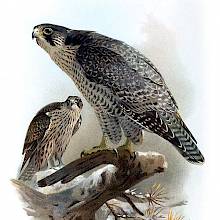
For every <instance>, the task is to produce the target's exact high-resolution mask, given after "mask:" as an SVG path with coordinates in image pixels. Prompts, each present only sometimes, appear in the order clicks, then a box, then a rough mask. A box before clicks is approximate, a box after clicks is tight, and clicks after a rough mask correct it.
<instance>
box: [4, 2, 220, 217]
mask: <svg viewBox="0 0 220 220" xmlns="http://www.w3.org/2000/svg"><path fill="white" fill-rule="evenodd" d="M217 2H218V1H214V0H213V1H209V0H203V1H201V0H194V1H192V0H182V1H179V0H105V1H104V0H80V1H76V0H72V1H70V0H66V1H65V0H63V1H58V0H56V1H55V0H48V1H46V0H38V1H27V0H23V1H15V0H13V1H10V0H8V1H5V2H4V3H3V2H1V13H0V14H1V15H0V16H1V19H0V24H1V35H0V42H1V44H0V45H1V51H2V52H1V73H0V83H1V85H0V90H1V91H0V95H1V114H0V119H1V140H3V141H2V142H1V145H2V146H1V156H2V157H1V160H0V163H1V164H0V165H1V168H2V171H1V174H0V180H1V184H0V196H1V203H0V210H1V214H2V215H3V217H4V218H3V219H22V220H23V219H30V217H27V216H26V214H25V212H24V211H23V210H22V206H21V203H20V201H19V198H18V196H17V194H16V192H15V190H14V189H13V187H12V185H11V184H10V182H9V180H10V178H14V177H16V175H17V170H18V167H19V166H20V163H21V152H22V147H23V141H24V138H25V134H26V130H27V126H28V125H29V123H30V120H31V119H32V118H33V116H34V115H35V113H36V112H37V111H38V110H39V109H40V108H41V107H43V106H44V105H46V104H48V103H50V102H54V101H61V100H64V99H66V97H67V96H69V95H73V94H78V95H79V93H78V92H77V90H76V88H75V86H74V85H73V83H72V81H71V80H70V79H69V78H68V77H67V76H66V75H65V74H64V73H63V72H62V71H61V70H60V69H59V68H58V67H57V66H56V65H55V64H54V63H53V62H52V61H51V60H50V58H49V56H48V55H47V54H46V53H45V52H44V51H43V50H42V49H41V48H39V47H38V46H37V44H36V43H35V42H34V41H32V39H31V33H32V29H33V27H34V26H35V25H37V24H40V23H54V24H59V25H64V26H67V27H70V28H73V29H87V30H94V31H97V32H99V33H102V34H105V35H108V36H111V37H114V38H117V39H120V40H123V41H125V42H127V43H128V44H130V45H132V46H134V47H136V48H138V49H139V50H140V51H142V52H143V53H144V54H145V55H146V56H147V57H148V58H150V59H151V60H152V61H153V63H154V64H155V65H156V66H157V67H158V68H159V70H160V71H161V73H162V75H163V76H164V78H165V81H166V82H167V85H168V86H169V88H170V89H171V91H172V93H173V95H174V97H175V99H176V101H177V103H178V104H179V108H180V113H181V115H182V117H183V118H184V120H185V122H186V124H187V125H188V127H189V128H190V130H191V131H192V133H193V134H194V135H195V137H196V139H197V141H198V145H199V148H200V149H201V151H202V152H203V154H204V156H205V158H206V164H205V165H204V166H194V165H191V164H188V163H187V162H186V161H184V160H183V159H182V157H181V156H179V155H178V153H177V152H176V151H175V150H174V148H173V147H172V146H171V145H170V144H168V143H167V142H166V141H163V140H161V139H159V138H158V137H155V136H152V135H149V134H146V136H145V142H144V146H145V147H143V146H140V147H139V148H138V150H142V151H144V150H148V149H150V150H157V151H159V152H161V153H163V154H165V155H166V156H167V159H168V162H169V168H168V170H167V173H165V174H164V175H160V176H157V177H155V178H153V179H151V180H150V181H148V182H144V183H142V184H141V185H140V187H141V188H142V189H143V190H144V188H145V186H147V185H148V184H150V183H153V182H154V181H157V182H161V183H164V185H165V186H166V188H167V189H168V190H169V192H170V193H171V195H172V196H173V197H174V199H177V200H178V199H186V200H188V202H189V204H188V205H187V206H186V207H184V208H181V209H179V213H181V214H183V215H185V216H186V218H185V219H186V220H189V219H190V220H207V219H216V216H217V215H218V212H217V209H216V207H215V203H216V204H217V203H219V201H218V200H217V199H218V198H219V194H220V192H219V186H218V183H219V182H218V180H216V179H215V178H216V175H217V173H219V169H218V168H219V164H218V163H217V161H218V155H219V154H220V152H219V147H218V146H217V143H216V139H215V137H217V136H218V134H217V132H218V130H219V128H218V127H217V125H218V121H217V120H219V119H218V117H216V116H217V115H218V114H219V112H218V108H217V103H216V102H217V100H218V99H219V95H217V94H219V93H217V89H219V85H218V84H219V81H218V79H217V76H218V74H219V68H218V67H217V65H218V63H219V51H220V48H219V44H217V42H218V43H219V39H220V36H219V35H220V32H219V28H220V22H219V21H220V16H219V4H218V3H217ZM217 71H218V72H217ZM217 83H218V84H217ZM208 106H209V107H210V108H209V107H208ZM83 119H84V120H83V126H82V128H81V129H80V131H79V132H78V133H77V135H76V136H75V137H74V138H73V140H72V142H71V146H72V147H71V148H69V149H68V152H69V153H68V155H69V157H67V156H66V157H65V160H66V162H69V161H71V160H73V159H74V158H76V157H77V156H78V155H79V153H80V151H81V149H80V148H79V147H78V148H77V146H80V147H83V146H88V147H89V146H93V145H94V144H97V143H98V142H99V139H98V138H99V137H101V135H100V129H99V127H98V124H97V121H96V119H95V116H94V114H93V111H92V109H91V108H90V107H89V105H85V108H84V110H83ZM213 119H214V120H213ZM91 130H92V131H94V133H92V132H91ZM96 133H97V134H98V137H97V134H96ZM85 135H86V138H85ZM146 146H147V147H146ZM215 199H216V200H215ZM210 215H211V216H210ZM217 218H218V217H217Z"/></svg>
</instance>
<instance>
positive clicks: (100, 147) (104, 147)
mask: <svg viewBox="0 0 220 220" xmlns="http://www.w3.org/2000/svg"><path fill="white" fill-rule="evenodd" d="M103 150H112V149H110V148H108V147H107V145H106V140H105V137H104V135H103V136H102V140H101V143H100V144H99V145H98V146H95V147H93V148H91V149H89V150H84V151H82V152H81V157H84V156H86V155H90V154H93V153H96V152H98V151H103Z"/></svg>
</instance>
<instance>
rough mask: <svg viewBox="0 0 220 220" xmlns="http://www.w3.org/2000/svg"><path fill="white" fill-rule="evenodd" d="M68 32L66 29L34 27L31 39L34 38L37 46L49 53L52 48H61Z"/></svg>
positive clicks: (60, 27) (45, 26)
mask: <svg viewBox="0 0 220 220" xmlns="http://www.w3.org/2000/svg"><path fill="white" fill-rule="evenodd" d="M70 32H71V30H70V29H69V28H66V27H62V26H58V25H54V24H40V25H37V26H35V27H34V29H33V32H32V39H34V38H35V39H36V42H37V44H38V45H39V46H40V47H42V48H43V49H44V50H46V51H47V52H48V53H49V52H50V50H51V48H52V47H63V46H64V45H65V42H66V39H67V37H68V35H69V33H70Z"/></svg>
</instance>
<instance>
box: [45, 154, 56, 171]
mask: <svg viewBox="0 0 220 220" xmlns="http://www.w3.org/2000/svg"><path fill="white" fill-rule="evenodd" d="M47 167H48V169H53V168H54V167H55V163H54V157H49V159H48V161H47Z"/></svg>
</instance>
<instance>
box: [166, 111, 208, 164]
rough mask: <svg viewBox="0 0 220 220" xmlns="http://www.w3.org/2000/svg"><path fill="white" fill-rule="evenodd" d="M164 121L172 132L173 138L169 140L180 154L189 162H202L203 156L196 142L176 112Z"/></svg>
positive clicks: (203, 160)
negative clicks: (174, 115)
mask: <svg viewBox="0 0 220 220" xmlns="http://www.w3.org/2000/svg"><path fill="white" fill-rule="evenodd" d="M167 120H168V121H166V123H168V124H169V128H170V130H171V132H172V133H173V138H171V139H170V140H169V141H170V142H171V143H172V144H174V145H175V147H176V148H177V150H178V151H179V152H180V153H181V154H182V156H183V157H184V158H185V159H186V160H188V161H189V162H191V163H196V164H202V163H204V162H205V158H204V156H203V155H202V153H201V152H200V150H199V149H198V147H197V142H196V140H195V138H194V137H193V135H192V134H191V132H190V131H189V129H188V128H187V126H186V125H185V123H184V122H183V121H182V119H181V117H180V116H179V115H178V114H177V115H176V117H172V118H167Z"/></svg>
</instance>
